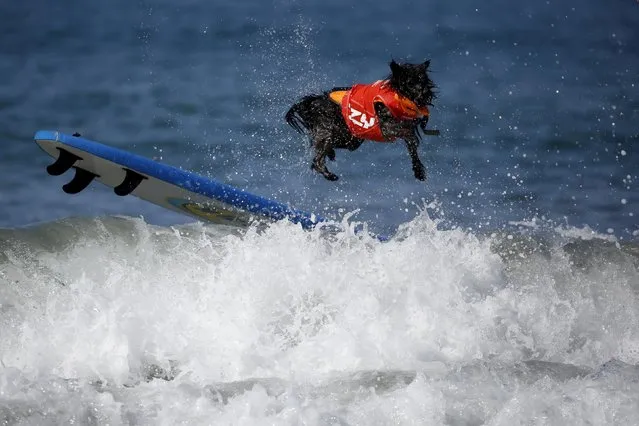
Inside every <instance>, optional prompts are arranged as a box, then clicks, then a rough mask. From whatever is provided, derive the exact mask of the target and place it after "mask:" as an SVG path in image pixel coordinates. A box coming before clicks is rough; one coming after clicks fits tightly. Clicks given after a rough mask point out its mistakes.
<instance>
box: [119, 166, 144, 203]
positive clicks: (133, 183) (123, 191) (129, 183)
mask: <svg viewBox="0 0 639 426" xmlns="http://www.w3.org/2000/svg"><path fill="white" fill-rule="evenodd" d="M123 170H124V171H125V172H126V176H125V177H124V181H122V183H121V184H119V185H118V186H116V187H115V188H113V192H115V193H116V194H117V195H119V196H121V197H124V196H125V195H129V194H130V193H131V192H133V191H134V190H135V188H137V187H138V185H140V182H142V181H143V180H144V179H146V176H142V175H141V174H139V173H138V172H134V171H133V170H131V169H123Z"/></svg>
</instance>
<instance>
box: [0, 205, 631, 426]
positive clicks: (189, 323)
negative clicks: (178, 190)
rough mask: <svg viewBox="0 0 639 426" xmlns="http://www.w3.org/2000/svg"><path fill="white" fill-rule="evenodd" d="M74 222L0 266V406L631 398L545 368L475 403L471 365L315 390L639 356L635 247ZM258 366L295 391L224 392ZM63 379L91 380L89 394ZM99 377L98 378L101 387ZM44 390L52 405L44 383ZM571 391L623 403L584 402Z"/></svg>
mask: <svg viewBox="0 0 639 426" xmlns="http://www.w3.org/2000/svg"><path fill="white" fill-rule="evenodd" d="M77 226H80V227H81V228H80V232H79V236H76V237H73V238H72V239H71V240H70V241H67V243H66V244H60V247H61V250H60V251H56V252H45V251H42V252H38V250H36V248H35V247H34V248H32V249H31V252H29V253H27V257H28V256H33V258H34V259H37V261H38V262H39V263H38V264H39V269H29V268H30V267H29V266H28V265H29V264H32V263H26V262H25V263H22V264H17V262H18V261H17V259H18V256H17V254H16V249H12V250H9V251H10V252H11V253H12V255H14V257H13V259H14V261H13V262H9V263H8V264H7V265H6V268H5V275H4V277H5V278H3V276H0V280H2V282H1V283H0V287H1V288H2V290H1V292H0V303H1V304H2V305H1V306H0V323H1V326H2V331H1V333H2V339H0V357H1V358H0V359H1V361H2V366H3V368H2V370H0V410H4V411H5V412H6V411H7V407H15V406H17V405H19V404H23V405H24V404H26V405H25V406H28V405H29V404H31V405H34V404H36V402H38V401H39V402H42V401H45V402H46V404H49V405H50V407H49V408H51V410H53V408H52V407H55V406H59V405H60V404H66V403H67V402H68V403H69V404H71V405H70V407H76V408H69V409H68V410H69V411H68V412H66V413H67V414H59V415H58V414H55V413H56V411H55V410H53V411H51V413H52V414H51V416H53V418H55V419H57V420H56V421H62V420H64V419H68V418H70V417H69V416H71V417H73V416H78V415H80V414H78V413H82V412H83V411H82V410H85V409H86V407H97V408H95V409H96V410H97V411H96V412H99V413H100V416H102V417H101V418H104V419H107V420H109V419H110V420H109V421H110V422H114V419H120V420H121V421H122V422H125V423H126V422H127V420H126V419H127V418H129V417H131V418H137V419H143V420H144V421H143V422H150V423H155V422H156V421H157V422H160V423H161V422H165V423H167V424H168V423H174V422H178V421H180V420H186V421H191V422H193V423H198V422H203V423H206V422H207V419H211V418H212V417H211V416H214V417H213V418H216V419H220V422H221V423H231V424H235V423H242V422H246V423H250V424H262V423H264V424H300V423H303V422H307V423H309V424H317V423H319V424H331V423H332V422H337V420H336V419H341V420H340V421H344V422H346V423H348V424H389V423H394V424H414V423H419V424H424V423H426V424H429V423H433V424H441V423H442V422H444V421H445V418H446V416H448V417H450V416H453V417H455V416H459V417H458V419H462V418H468V419H472V418H475V419H476V420H477V419H481V420H483V421H488V420H490V419H492V421H493V422H494V424H507V423H508V422H510V423H513V422H515V423H516V422H517V421H522V419H525V418H529V417H528V416H530V415H532V414H531V413H538V412H540V411H539V410H544V409H546V408H545V407H549V406H561V407H566V409H567V410H568V411H561V410H558V411H556V412H555V411H551V413H550V414H549V415H550V416H554V415H555V414H556V416H557V417H554V418H555V419H562V420H566V419H567V418H566V416H572V417H570V419H572V420H574V419H577V420H579V419H580V418H581V417H579V416H586V415H595V414H596V415H602V416H604V418H606V417H605V416H610V415H613V414H614V413H620V412H623V413H629V412H628V411H627V409H628V407H627V404H628V403H629V402H628V401H627V400H624V399H623V398H622V397H621V396H616V394H615V391H614V389H613V390H610V389H608V388H605V386H608V385H607V384H601V383H594V384H593V383H592V380H585V379H579V380H575V381H574V382H572V383H570V384H566V383H564V382H561V381H557V380H552V379H548V380H550V381H549V382H548V384H547V387H548V390H549V391H548V392H546V391H544V389H542V385H530V384H526V385H522V386H523V387H522V388H521V389H514V388H513V389H512V390H503V389H502V390H499V389H498V388H496V387H493V385H490V384H487V383H484V385H483V388H480V391H478V393H477V395H476V396H475V399H474V400H467V399H466V397H465V393H464V392H465V391H462V390H461V389H462V388H465V387H468V386H471V383H473V381H472V380H470V381H468V380H467V379H465V378H460V377H457V378H456V377H455V376H454V374H453V375H452V376H450V375H448V376H446V377H445V378H444V379H442V378H441V377H440V378H439V379H435V378H433V377H431V376H429V375H428V374H426V375H424V374H422V373H418V374H417V378H416V379H415V380H414V381H412V383H410V384H408V385H404V386H399V387H397V389H395V390H390V391H388V392H385V393H384V392H377V391H375V390H370V389H369V390H366V389H364V391H357V392H355V391H354V390H353V389H351V388H348V389H346V390H344V386H346V383H352V380H351V379H340V380H341V381H338V383H341V385H334V386H333V387H329V389H333V390H331V391H329V392H324V393H322V394H320V393H318V392H317V391H312V390H309V391H305V392H301V391H299V389H305V388H304V386H323V385H322V383H325V382H326V381H327V380H333V379H334V378H335V377H343V376H344V375H347V376H348V375H349V374H352V373H354V372H358V371H370V370H372V371H395V370H403V371H417V372H424V371H427V370H429V369H432V368H433V365H439V366H441V367H438V369H439V370H442V371H444V372H446V373H450V372H451V371H452V372H454V371H455V368H456V367H455V366H460V365H468V364H471V363H474V362H477V361H485V362H489V363H492V362H498V363H500V365H501V364H505V365H514V364H516V363H518V362H520V361H523V360H527V359H541V360H546V361H553V362H557V363H565V364H574V365H584V366H588V367H592V368H595V367H596V366H598V365H600V364H602V363H603V362H605V361H607V360H608V359H610V358H613V357H616V358H618V359H621V360H622V361H625V362H627V363H630V364H637V363H639V351H637V347H639V335H638V334H637V333H636V330H637V329H638V327H637V326H638V325H639V324H638V319H637V316H636V312H637V308H638V307H639V306H638V303H637V283H638V282H639V280H638V279H637V277H638V274H637V270H636V269H632V267H630V265H628V264H624V263H623V262H622V263H617V264H613V263H610V264H601V265H599V267H597V268H582V269H576V268H575V267H574V265H573V262H572V260H571V258H570V256H569V255H568V254H566V253H565V252H563V251H561V250H560V247H554V248H553V249H552V250H551V253H550V254H549V255H548V254H543V253H532V254H531V253H527V254H526V256H524V257H523V258H521V257H518V258H517V259H516V260H508V259H503V258H501V257H500V256H499V255H498V254H496V253H495V252H494V250H491V246H492V245H493V244H494V243H495V241H496V240H495V238H479V237H478V236H475V235H473V234H472V233H469V232H466V231H463V230H460V229H454V230H440V229H438V223H437V222H436V221H434V220H432V219H431V218H429V217H428V215H427V214H426V213H425V212H423V213H422V214H421V215H420V216H418V217H417V218H416V219H415V220H414V221H412V222H411V223H409V224H406V225H405V226H404V227H403V228H402V230H401V231H400V233H399V234H400V237H397V238H394V239H392V240H391V241H389V242H386V243H380V242H378V241H377V240H375V239H374V238H372V237H367V236H361V235H355V234H354V232H352V228H351V230H350V231H348V232H342V233H338V234H336V235H332V236H329V237H326V236H325V235H324V233H322V232H319V231H316V232H305V231H302V230H301V229H300V228H299V227H298V226H295V225H292V224H289V223H278V224H275V225H273V226H271V227H269V228H268V229H266V230H264V231H259V232H258V230H256V229H251V230H249V231H248V232H246V233H245V234H238V233H234V232H226V231H224V232H222V231H220V229H216V228H207V227H203V226H201V225H193V226H187V227H183V228H180V229H171V228H158V227H153V226H150V225H147V224H146V223H144V222H143V221H142V220H131V219H126V220H124V219H117V220H115V219H108V220H94V221H92V222H90V223H82V224H78V225H77ZM27 251H28V250H27ZM34 271H35V272H34ZM46 271H50V272H51V276H48V275H47V273H46ZM9 275H11V276H12V277H13V278H15V279H14V280H11V281H10V280H7V279H6V277H7V276H9ZM52 277H54V278H55V279H53V278H52ZM56 280H61V281H62V282H64V283H65V284H66V285H65V286H61V285H60V284H59V283H58V281H56ZM175 364H177V366H178V367H177V369H178V371H176V377H175V379H174V380H172V381H168V382H167V381H164V380H161V379H155V380H153V381H151V382H149V383H144V381H143V376H144V374H143V371H144V369H145V368H146V367H147V366H149V365H157V366H158V367H161V368H163V369H164V370H166V371H169V370H170V369H171V368H172V366H173V365H175ZM16 377H17V378H18V379H16ZM506 377H507V380H509V381H513V382H514V381H516V380H517V375H516V374H515V373H514V372H512V373H511V374H510V375H509V374H506ZM251 378H276V379H277V380H280V381H283V382H282V383H284V384H283V385H282V386H283V387H284V388H283V389H284V390H280V391H278V392H274V391H273V390H272V389H271V390H269V387H268V385H267V384H264V383H262V382H259V383H258V384H256V385H255V386H251V387H249V388H248V389H246V390H244V391H241V392H240V391H238V392H235V393H233V394H232V395H231V396H230V397H228V398H227V400H226V401H222V402H220V401H218V400H216V399H215V398H213V397H212V396H211V395H212V392H210V389H209V388H207V386H211V384H215V383H230V382H237V381H242V380H246V379H251ZM63 379H76V380H78V381H79V382H78V383H80V384H79V385H78V387H77V389H76V390H73V391H72V390H69V389H67V388H65V387H64V386H62V385H60V382H59V381H60V380H63ZM97 380H99V381H100V382H101V383H102V386H106V388H104V389H103V391H101V392H98V391H96V385H91V384H90V383H95V381H97ZM473 380H474V379H473ZM64 383H66V382H64ZM133 384H137V386H135V387H133V388H128V387H123V386H124V385H127V386H129V385H133ZM37 386H40V387H41V388H43V389H47V391H46V392H45V393H47V394H48V395H49V396H47V398H45V400H42V398H43V397H42V395H40V394H38V393H37V392H36V393H34V391H32V390H29V389H32V388H33V387H37ZM65 386H66V385H65ZM593 386H594V387H595V388H596V390H595V391H594V393H593V392H589V391H588V390H587V389H588V388H591V387H593ZM597 386H599V387H597ZM346 387H348V386H346ZM54 389H57V391H56V392H54V393H52V392H53V390H54ZM295 389H298V391H295ZM313 389H315V388H313ZM322 389H326V387H324V388H322ZM481 389H483V390H484V391H487V392H486V393H482V392H481ZM625 391H630V392H631V394H632V395H635V397H639V390H637V387H636V386H635V387H632V388H629V389H625ZM340 392H341V393H340ZM362 392H364V393H362ZM561 392H568V393H570V395H571V398H573V400H576V401H583V402H584V403H592V402H593V399H594V400H596V399H597V398H610V397H612V398H613V400H614V401H617V405H615V404H607V405H606V404H603V402H602V403H601V404H600V406H599V408H597V409H598V410H599V411H596V410H595V411H592V410H590V411H589V410H586V411H583V410H582V411H579V410H581V409H578V406H577V405H575V404H576V403H574V402H569V401H563V402H562V400H561V398H559V395H560V394H561ZM611 392H612V394H611ZM633 392H634V393H633ZM52 395H53V396H52ZM336 395H337V396H339V395H341V396H339V397H336ZM615 398H616V399H615ZM638 400H639V398H635V400H634V401H635V402H634V404H635V405H634V407H635V408H638V407H639V406H638V405H637V403H636V401H638ZM1 401H4V402H1ZM46 404H45V405H46ZM74 404H75V405H74ZM478 404H479V405H478ZM562 404H564V405H562ZM624 404H625V405H624ZM36 405H37V404H36ZM480 406H481V407H483V408H481V409H480V408H479V407H480ZM451 407H455V410H456V411H455V412H456V413H457V414H454V413H453V411H451V410H452V408H451ZM623 410H626V411H623ZM634 412H639V410H635V411H634ZM566 413H568V414H566ZM597 413H599V414H597ZM627 415H628V416H630V414H627ZM25 416H26V414H25ZM56 416H58V417H56ZM65 416H66V417H65ZM127 416H128V417H127ZM473 416H475V417H473ZM456 418H457V417H456ZM628 418H630V417H628ZM633 418H634V417H633ZM331 419H332V420H331ZM582 419H585V417H583V418H582ZM634 419H636V418H634ZM105 421H106V420H105ZM460 421H461V420H460ZM116 423H117V422H116ZM568 423H571V422H570V421H569V422H568Z"/></svg>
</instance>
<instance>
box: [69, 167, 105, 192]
mask: <svg viewBox="0 0 639 426" xmlns="http://www.w3.org/2000/svg"><path fill="white" fill-rule="evenodd" d="M96 177H100V176H98V175H96V174H95V173H91V172H90V171H88V170H84V169H81V168H79V167H76V168H75V176H73V179H71V182H69V183H67V184H66V185H64V186H63V187H62V190H63V191H64V192H66V193H67V194H77V193H78V192H80V191H82V190H83V189H84V188H86V187H87V186H89V184H90V183H91V181H92V180H93V179H94V178H96Z"/></svg>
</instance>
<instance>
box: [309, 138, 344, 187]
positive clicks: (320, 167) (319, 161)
mask: <svg viewBox="0 0 639 426" xmlns="http://www.w3.org/2000/svg"><path fill="white" fill-rule="evenodd" d="M314 145H315V157H313V163H312V164H311V169H312V170H315V171H316V172H318V173H321V174H322V176H324V177H325V178H326V179H327V180H330V181H335V180H337V179H339V177H338V176H337V175H336V174H334V173H331V172H330V171H329V170H328V168H327V167H326V156H327V155H328V156H329V158H331V159H332V160H334V159H335V150H334V149H333V147H332V146H331V145H330V143H329V141H328V139H319V140H316V141H315V144H314Z"/></svg>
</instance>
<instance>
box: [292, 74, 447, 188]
mask: <svg viewBox="0 0 639 426" xmlns="http://www.w3.org/2000/svg"><path fill="white" fill-rule="evenodd" d="M429 65H430V61H426V62H424V63H421V64H409V63H403V64H398V63H397V62H395V61H391V62H390V69H391V74H390V75H389V76H388V77H387V79H388V80H390V85H391V87H392V88H393V89H394V90H395V91H397V92H398V93H400V94H401V95H403V96H405V97H406V98H408V99H410V100H411V101H413V102H415V104H417V106H419V107H425V106H431V105H432V101H433V99H434V98H435V93H434V90H435V85H434V84H433V82H432V80H431V79H430V77H429V76H428V67H429ZM348 89H350V87H335V88H333V89H332V90H330V91H327V92H324V93H322V94H311V95H307V96H304V97H303V98H302V99H300V100H299V101H298V102H297V103H295V104H294V105H293V106H292V107H291V108H290V109H289V111H288V112H287V113H286V116H285V118H286V122H287V123H288V124H289V125H291V126H292V127H293V128H294V129H295V130H297V131H298V132H300V133H302V134H304V133H306V134H308V136H309V137H310V138H311V144H312V146H313V148H314V150H315V155H314V157H313V162H312V164H311V169H313V170H315V171H317V172H319V173H321V174H322V175H323V176H324V177H325V178H326V179H328V180H337V179H338V176H337V175H335V174H334V173H331V172H330V171H329V170H328V168H327V167H326V157H328V159H329V160H331V161H334V160H335V149H337V148H339V149H348V150H350V151H355V150H356V149H357V148H359V147H360V145H361V144H362V143H363V142H364V140H363V139H359V138H356V137H354V136H353V135H352V134H351V132H350V131H349V130H348V127H347V126H346V122H345V121H344V117H343V116H342V110H341V106H340V105H338V104H336V103H335V102H333V101H332V100H331V99H330V98H329V93H330V92H332V91H335V90H348ZM375 111H376V113H377V116H378V118H379V124H380V127H381V130H382V135H383V136H384V138H385V139H386V140H388V141H394V140H396V139H403V140H404V142H406V147H407V148H408V153H409V155H410V158H411V162H412V167H413V173H414V174H415V177H416V178H417V179H419V180H425V179H426V170H425V168H424V165H423V164H422V162H421V161H420V159H419V155H418V153H417V147H418V146H419V142H420V140H421V135H420V132H419V129H420V128H421V129H422V130H426V123H427V122H428V117H423V118H420V119H416V120H397V119H395V118H394V117H393V116H392V115H391V113H390V111H389V110H388V108H387V107H386V106H384V105H383V104H382V103H376V104H375Z"/></svg>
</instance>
